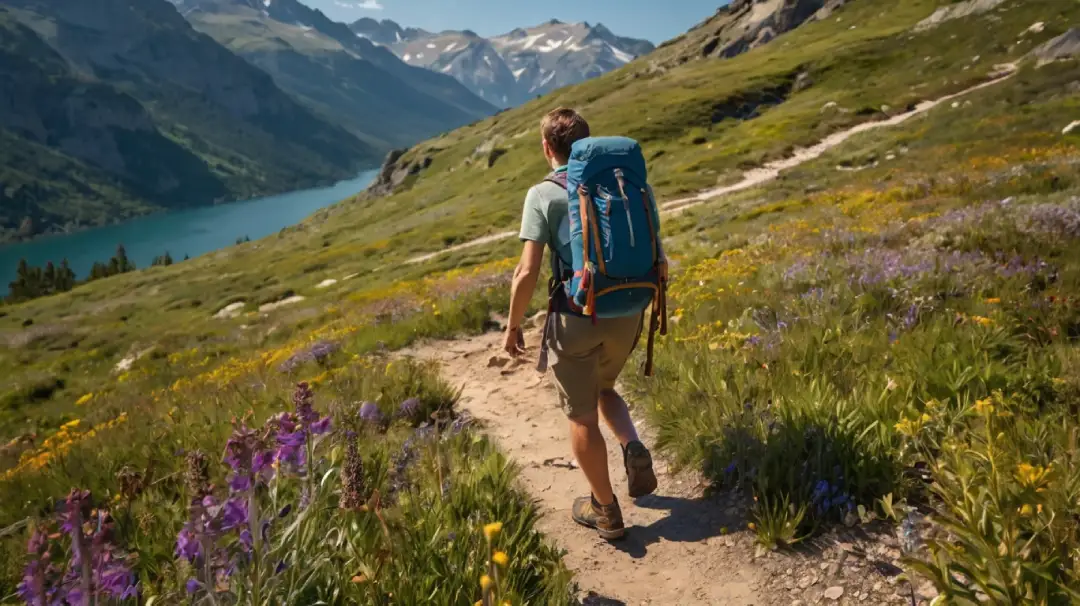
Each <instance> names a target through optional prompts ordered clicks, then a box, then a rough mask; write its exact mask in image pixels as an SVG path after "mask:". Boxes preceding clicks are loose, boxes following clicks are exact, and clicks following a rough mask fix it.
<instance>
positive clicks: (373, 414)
mask: <svg viewBox="0 0 1080 606" xmlns="http://www.w3.org/2000/svg"><path fill="white" fill-rule="evenodd" d="M360 419H361V420H363V421H365V422H368V423H372V424H376V425H378V424H380V423H382V420H383V416H382V411H381V410H379V406H378V405H377V404H375V403H374V402H364V404H363V405H362V406H360Z"/></svg>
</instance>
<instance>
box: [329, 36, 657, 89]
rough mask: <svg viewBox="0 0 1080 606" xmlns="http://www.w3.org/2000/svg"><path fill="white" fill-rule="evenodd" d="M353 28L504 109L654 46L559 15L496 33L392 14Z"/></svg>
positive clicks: (411, 62) (613, 66)
mask: <svg viewBox="0 0 1080 606" xmlns="http://www.w3.org/2000/svg"><path fill="white" fill-rule="evenodd" d="M350 27H351V29H352V31H353V32H355V33H356V35H357V36H358V37H361V38H364V39H367V40H370V41H372V42H375V43H378V44H380V45H382V46H384V47H386V48H388V49H390V50H392V51H393V52H394V53H396V54H397V56H398V57H400V58H401V59H402V60H403V61H405V62H406V63H408V64H409V65H415V66H420V67H425V68H427V69H429V70H432V71H435V72H439V73H443V74H448V75H451V76H454V77H455V78H457V79H458V80H459V81H460V82H461V83H463V84H464V85H465V86H467V87H468V88H469V89H470V90H471V91H473V92H474V93H476V94H477V95H479V96H480V97H482V98H484V99H485V100H487V101H488V102H489V103H492V104H494V105H497V106H499V107H503V108H505V107H512V106H515V105H520V104H521V103H524V102H525V101H528V100H530V99H534V98H536V97H537V96H540V95H544V94H546V93H549V92H551V91H553V90H555V89H558V88H562V87H564V86H569V85H571V84H577V83H579V82H582V81H584V80H588V79H590V78H594V77H596V76H599V75H602V74H604V73H607V72H609V71H612V70H614V69H617V68H619V67H622V66H623V65H625V64H627V63H629V62H630V61H632V60H633V59H635V58H636V57H639V56H641V55H645V54H648V53H649V52H651V51H652V50H653V44H652V43H651V42H649V41H647V40H638V39H634V38H626V37H621V36H617V35H615V34H614V33H612V32H611V30H609V29H608V28H606V27H604V25H602V24H596V25H590V24H588V23H563V22H562V21H558V20H555V19H553V20H551V21H548V22H546V23H543V24H541V25H538V26H536V27H530V28H527V29H522V28H519V29H515V30H513V31H511V32H509V33H507V34H503V35H501V36H495V37H491V38H484V37H481V36H479V35H477V34H476V33H475V32H473V31H470V30H463V31H455V30H448V31H443V32H438V33H433V32H428V31H425V30H422V29H416V28H403V27H401V26H400V25H398V24H397V23H395V22H394V21H390V20H383V21H376V20H374V19H361V20H359V21H356V22H355V23H353V24H352V25H351V26H350Z"/></svg>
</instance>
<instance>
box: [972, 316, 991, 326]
mask: <svg viewBox="0 0 1080 606" xmlns="http://www.w3.org/2000/svg"><path fill="white" fill-rule="evenodd" d="M971 321H972V322H975V323H976V324H979V325H980V326H992V325H993V324H994V321H993V320H991V319H990V318H987V317H984V316H971Z"/></svg>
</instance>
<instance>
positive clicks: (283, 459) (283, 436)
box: [274, 429, 307, 468]
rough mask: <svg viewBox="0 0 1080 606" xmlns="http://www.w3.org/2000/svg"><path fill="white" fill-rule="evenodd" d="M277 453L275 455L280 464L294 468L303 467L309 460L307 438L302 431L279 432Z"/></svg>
mask: <svg viewBox="0 0 1080 606" xmlns="http://www.w3.org/2000/svg"><path fill="white" fill-rule="evenodd" d="M277 443H278V448H277V453H276V454H275V455H274V458H275V460H277V462H278V463H279V464H289V465H293V466H294V467H297V468H299V467H303V465H304V461H305V459H306V458H307V452H306V451H305V448H304V447H305V445H306V444H307V436H306V435H304V431H303V430H302V429H299V430H296V431H293V432H284V431H282V432H279V433H278V435H277Z"/></svg>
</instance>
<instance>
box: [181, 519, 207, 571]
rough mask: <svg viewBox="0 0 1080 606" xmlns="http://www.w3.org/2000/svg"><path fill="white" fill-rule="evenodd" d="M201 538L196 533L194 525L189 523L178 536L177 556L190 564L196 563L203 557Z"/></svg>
mask: <svg viewBox="0 0 1080 606" xmlns="http://www.w3.org/2000/svg"><path fill="white" fill-rule="evenodd" d="M201 552H202V550H201V549H200V545H199V537H198V536H197V535H196V533H195V529H194V527H193V525H192V524H191V523H190V522H188V523H187V524H184V528H183V529H181V530H180V533H179V534H177V535H176V555H178V556H180V557H182V558H184V559H185V560H187V561H188V562H194V561H195V559H196V558H198V557H199V555H201Z"/></svg>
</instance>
